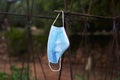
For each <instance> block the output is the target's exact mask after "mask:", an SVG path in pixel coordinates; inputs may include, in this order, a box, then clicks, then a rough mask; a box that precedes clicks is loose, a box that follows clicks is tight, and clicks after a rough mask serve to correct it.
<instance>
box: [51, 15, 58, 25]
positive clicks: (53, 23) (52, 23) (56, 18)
mask: <svg viewBox="0 0 120 80" xmlns="http://www.w3.org/2000/svg"><path fill="white" fill-rule="evenodd" d="M59 16H60V13H58V15H57V17H56V18H55V20H54V22H53V23H52V25H54V24H55V22H56V21H57V19H58V17H59Z"/></svg>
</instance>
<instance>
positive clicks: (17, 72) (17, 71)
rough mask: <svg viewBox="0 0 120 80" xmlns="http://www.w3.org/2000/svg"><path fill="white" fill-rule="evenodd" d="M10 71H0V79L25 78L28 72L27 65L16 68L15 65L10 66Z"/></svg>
mask: <svg viewBox="0 0 120 80" xmlns="http://www.w3.org/2000/svg"><path fill="white" fill-rule="evenodd" d="M10 70H11V73H10V74H9V73H6V72H0V80H27V79H28V72H27V67H24V68H17V67H15V66H11V67H10Z"/></svg>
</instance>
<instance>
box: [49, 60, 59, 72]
mask: <svg viewBox="0 0 120 80" xmlns="http://www.w3.org/2000/svg"><path fill="white" fill-rule="evenodd" d="M48 66H49V67H50V69H51V71H53V72H59V71H60V70H61V58H60V61H59V68H58V69H53V68H52V67H51V65H50V62H49V63H48Z"/></svg>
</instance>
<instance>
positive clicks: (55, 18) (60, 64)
mask: <svg viewBox="0 0 120 80" xmlns="http://www.w3.org/2000/svg"><path fill="white" fill-rule="evenodd" d="M61 12H62V25H63V27H64V12H63V11H62V10H61ZM59 16H60V13H59V14H58V15H57V17H56V18H55V20H54V22H53V24H52V25H54V24H55V22H56V21H57V19H58V17H59ZM48 66H49V68H50V69H51V71H53V72H58V71H60V70H61V58H60V61H59V68H58V69H56V70H55V69H53V68H52V67H51V65H50V62H48Z"/></svg>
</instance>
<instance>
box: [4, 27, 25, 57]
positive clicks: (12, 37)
mask: <svg viewBox="0 0 120 80" xmlns="http://www.w3.org/2000/svg"><path fill="white" fill-rule="evenodd" d="M25 35H26V31H25V30H19V29H17V28H10V30H9V31H8V32H6V38H7V43H8V48H9V53H10V54H11V55H13V56H15V55H18V54H17V53H19V54H22V53H25V52H26V51H27V47H26V36H25Z"/></svg>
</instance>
